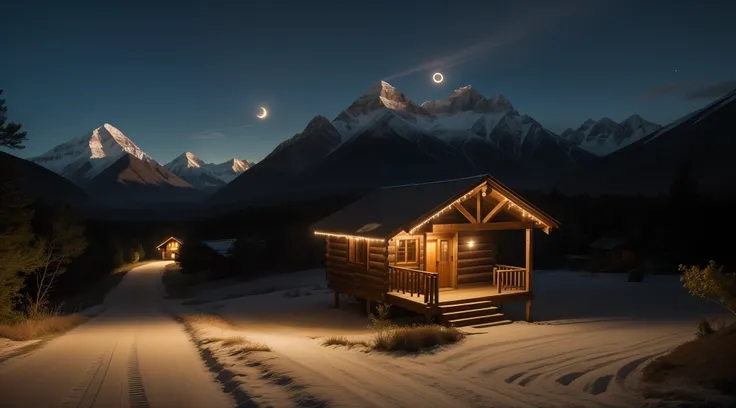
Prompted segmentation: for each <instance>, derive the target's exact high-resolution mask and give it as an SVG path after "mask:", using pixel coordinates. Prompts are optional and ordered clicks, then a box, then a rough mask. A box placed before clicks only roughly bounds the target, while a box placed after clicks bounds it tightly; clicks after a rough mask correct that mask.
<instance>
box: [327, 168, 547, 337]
mask: <svg viewBox="0 0 736 408" xmlns="http://www.w3.org/2000/svg"><path fill="white" fill-rule="evenodd" d="M559 225H560V224H559V222H557V221H556V220H555V219H554V218H552V217H551V216H549V215H547V214H545V213H544V212H543V211H542V210H540V209H539V208H537V207H535V206H534V205H532V204H531V203H530V202H529V201H527V200H525V199H524V198H522V197H521V196H519V195H518V194H517V193H515V192H513V191H512V190H511V189H509V188H508V187H506V186H504V185H503V184H502V183H501V182H499V181H498V180H496V179H495V178H493V177H491V176H487V175H483V176H476V177H469V178H462V179H455V180H447V181H440V182H432V183H422V184H411V185H403V186H395V187H384V188H379V189H377V190H375V191H373V192H372V193H369V194H368V195H366V196H364V197H363V198H361V199H359V200H358V201H355V202H354V203H352V204H350V205H348V206H347V207H345V208H343V209H341V210H339V211H338V212H336V213H334V214H332V215H330V216H328V217H327V218H325V219H323V220H321V221H319V222H318V223H317V224H315V225H314V226H313V229H314V233H315V234H316V235H320V236H324V237H325V239H326V242H327V244H326V255H325V257H326V261H325V269H326V273H327V281H328V282H329V285H330V287H331V288H332V289H333V291H334V293H335V304H336V306H338V305H339V295H340V294H348V295H352V296H354V297H357V298H361V299H365V300H366V301H367V305H368V307H370V304H371V301H374V302H386V303H389V304H391V305H394V306H398V307H401V308H405V309H408V310H412V311H416V312H419V313H423V314H425V315H427V316H436V317H438V318H439V319H440V320H441V321H442V322H443V323H446V324H452V325H455V326H468V325H481V324H484V325H493V324H499V323H506V322H508V320H506V319H505V318H504V316H503V314H502V313H501V306H502V305H503V303H506V302H515V301H526V318H527V320H528V321H531V320H532V316H531V311H532V309H531V306H532V301H533V300H534V292H533V290H532V282H533V266H532V258H533V236H534V234H533V231H534V230H535V229H539V230H542V231H544V232H545V233H547V234H549V232H550V230H552V229H554V228H558V227H559ZM511 230H519V231H525V232H524V235H522V236H520V239H521V242H519V245H522V246H523V248H524V251H525V252H524V259H525V263H524V265H502V264H498V263H497V259H498V253H497V248H498V246H497V242H498V234H499V233H501V232H503V231H511ZM520 249H521V248H520Z"/></svg>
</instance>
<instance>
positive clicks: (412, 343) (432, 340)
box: [373, 324, 465, 352]
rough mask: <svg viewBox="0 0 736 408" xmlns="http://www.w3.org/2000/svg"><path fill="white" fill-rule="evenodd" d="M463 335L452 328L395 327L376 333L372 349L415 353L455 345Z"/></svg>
mask: <svg viewBox="0 0 736 408" xmlns="http://www.w3.org/2000/svg"><path fill="white" fill-rule="evenodd" d="M464 338H465V333H463V332H461V331H460V330H458V329H456V328H454V327H445V326H442V325H438V324H428V325H421V326H411V327H396V328H393V329H390V330H385V331H381V332H378V333H376V336H375V344H374V345H373V348H374V349H376V350H381V351H408V352H417V351H420V350H422V349H425V348H429V347H434V346H444V345H447V344H452V343H457V342H458V341H460V340H462V339H464Z"/></svg>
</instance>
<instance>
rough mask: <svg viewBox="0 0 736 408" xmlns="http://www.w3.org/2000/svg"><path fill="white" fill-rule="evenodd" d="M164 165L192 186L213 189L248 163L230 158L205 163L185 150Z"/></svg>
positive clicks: (245, 168)
mask: <svg viewBox="0 0 736 408" xmlns="http://www.w3.org/2000/svg"><path fill="white" fill-rule="evenodd" d="M164 167H166V168H167V169H169V170H170V171H171V172H172V173H174V174H176V175H177V176H179V177H181V178H182V179H184V180H186V181H187V182H188V183H189V184H191V185H192V186H194V188H197V189H200V190H204V191H214V190H216V189H218V188H220V187H222V186H224V185H225V184H227V183H229V182H230V181H232V180H233V179H235V177H237V176H238V175H240V173H242V172H244V171H246V170H248V168H249V167H250V163H248V162H247V161H244V160H238V159H230V160H228V161H226V162H224V163H220V164H214V163H205V162H204V161H202V160H201V159H200V158H199V157H197V156H196V155H194V153H191V152H186V153H183V154H181V155H180V156H178V157H177V158H175V159H174V160H172V161H170V162H169V163H167V164H165V165H164Z"/></svg>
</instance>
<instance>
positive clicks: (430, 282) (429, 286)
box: [388, 265, 440, 305]
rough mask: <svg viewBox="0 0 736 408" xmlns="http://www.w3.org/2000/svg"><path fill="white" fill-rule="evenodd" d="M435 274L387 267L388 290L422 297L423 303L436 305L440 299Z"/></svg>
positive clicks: (436, 275) (436, 274)
mask: <svg viewBox="0 0 736 408" xmlns="http://www.w3.org/2000/svg"><path fill="white" fill-rule="evenodd" d="M438 276H439V274H438V273H436V272H427V271H420V270H418V269H409V268H402V267H399V266H390V265H389V267H388V290H389V292H391V291H396V292H401V293H409V296H411V297H413V296H414V295H417V296H418V297H421V296H424V303H425V304H427V305H437V303H439V298H440V287H439V282H438V280H437V278H438Z"/></svg>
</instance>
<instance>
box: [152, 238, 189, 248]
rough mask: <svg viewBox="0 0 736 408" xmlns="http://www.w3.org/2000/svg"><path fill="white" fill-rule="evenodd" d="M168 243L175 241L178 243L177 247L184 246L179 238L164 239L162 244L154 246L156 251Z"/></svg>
mask: <svg viewBox="0 0 736 408" xmlns="http://www.w3.org/2000/svg"><path fill="white" fill-rule="evenodd" d="M169 241H176V242H178V243H179V245H184V241H182V240H180V239H179V238H176V237H168V238H166V239H165V240H164V242H162V243H160V244H158V245H156V249H159V248H161V247H162V246H164V245H166V244H167V243H168V242H169Z"/></svg>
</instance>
